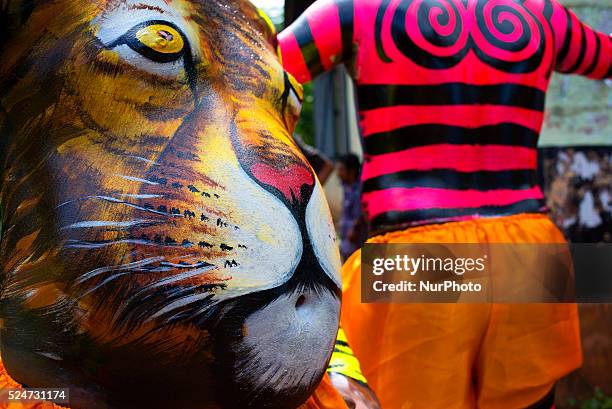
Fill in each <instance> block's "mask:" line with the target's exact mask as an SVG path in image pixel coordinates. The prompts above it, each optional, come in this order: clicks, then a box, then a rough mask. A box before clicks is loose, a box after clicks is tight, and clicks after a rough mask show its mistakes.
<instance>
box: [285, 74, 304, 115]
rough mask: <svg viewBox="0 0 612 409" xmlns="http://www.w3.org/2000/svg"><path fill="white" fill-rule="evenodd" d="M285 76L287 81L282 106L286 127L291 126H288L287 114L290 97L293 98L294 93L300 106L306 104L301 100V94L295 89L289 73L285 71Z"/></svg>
mask: <svg viewBox="0 0 612 409" xmlns="http://www.w3.org/2000/svg"><path fill="white" fill-rule="evenodd" d="M283 75H284V81H285V89H284V90H283V95H282V96H281V101H282V102H281V105H282V113H283V121H284V122H285V126H289V125H288V124H287V117H286V113H287V105H288V103H289V97H290V96H291V93H292V92H293V95H295V98H296V99H297V100H298V101H299V103H300V106H301V105H302V104H303V103H304V99H303V98H300V93H299V92H298V91H297V90H296V89H295V87H294V86H293V84H292V83H291V80H290V79H289V74H287V71H284V72H283Z"/></svg>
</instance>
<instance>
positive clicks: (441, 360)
mask: <svg viewBox="0 0 612 409" xmlns="http://www.w3.org/2000/svg"><path fill="white" fill-rule="evenodd" d="M369 242H370V243H478V242H486V243H564V242H565V239H564V238H563V235H562V233H561V232H560V231H559V230H558V229H557V228H556V227H555V226H554V225H553V223H552V222H551V221H550V220H549V219H548V218H547V217H546V216H544V215H537V214H522V215H517V216H509V217H501V218H491V219H477V220H469V221H464V222H456V223H446V224H439V225H428V226H420V227H415V228H411V229H407V230H403V231H399V232H393V233H390V234H387V235H383V236H378V237H374V238H372V239H370V240H369ZM360 256H361V254H360V252H357V253H355V254H353V255H352V256H351V257H350V258H349V259H348V260H347V262H346V263H345V265H344V267H343V282H344V289H343V303H342V318H341V325H342V327H343V328H344V330H345V332H346V335H347V338H348V341H349V343H350V345H351V346H352V348H353V350H354V351H355V355H356V356H357V357H358V358H359V360H360V361H361V365H362V369H363V373H364V375H365V376H366V378H367V379H368V381H369V384H370V387H371V388H372V389H373V390H374V391H375V392H376V394H377V395H378V397H379V399H380V401H381V404H382V407H383V408H385V409H409V408H410V409H419V408H427V409H437V408H444V409H449V408H453V409H473V408H479V409H487V408H495V409H518V408H525V407H527V406H529V405H530V404H533V403H534V402H537V401H538V400H540V399H542V398H543V397H544V396H545V395H546V394H547V393H548V392H549V391H550V390H551V388H552V386H553V385H554V383H555V381H556V380H558V379H559V378H561V377H562V376H564V375H566V374H567V373H569V372H570V371H572V370H573V369H575V368H577V367H579V366H580V365H581V363H582V354H581V348H580V334H579V322H578V312H577V307H576V305H575V304H529V305H509V304H505V305H503V304H482V305H479V304H362V303H361V295H360V291H361V283H360V271H361V261H360Z"/></svg>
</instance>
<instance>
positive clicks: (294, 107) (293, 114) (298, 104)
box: [283, 72, 304, 130]
mask: <svg viewBox="0 0 612 409" xmlns="http://www.w3.org/2000/svg"><path fill="white" fill-rule="evenodd" d="M303 100H304V88H303V87H302V85H301V84H300V83H299V82H297V80H296V79H295V78H294V77H293V75H291V74H289V73H288V72H285V92H284V93H283V111H284V115H285V124H286V125H287V126H288V127H289V128H290V130H292V129H293V127H294V126H295V123H296V122H297V120H298V118H299V116H300V111H301V110H302V101H303Z"/></svg>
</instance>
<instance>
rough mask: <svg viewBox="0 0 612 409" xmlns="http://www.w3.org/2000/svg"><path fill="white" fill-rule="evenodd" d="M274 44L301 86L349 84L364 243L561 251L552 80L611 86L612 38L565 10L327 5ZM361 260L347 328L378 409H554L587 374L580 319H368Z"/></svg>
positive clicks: (392, 311) (373, 312)
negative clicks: (318, 79) (569, 381)
mask: <svg viewBox="0 0 612 409" xmlns="http://www.w3.org/2000/svg"><path fill="white" fill-rule="evenodd" d="M278 39H279V46H280V50H281V54H282V59H283V64H284V66H285V68H286V69H287V71H289V72H290V73H291V74H293V75H294V76H295V77H296V78H297V79H298V80H299V81H301V82H307V81H309V80H310V79H312V78H314V77H315V76H316V75H318V74H320V73H322V72H323V71H326V70H328V69H330V68H332V67H333V66H334V65H336V64H338V63H342V62H344V63H346V65H347V66H348V67H349V69H350V71H351V73H352V76H353V78H354V80H355V82H356V86H357V90H358V97H359V111H360V124H361V129H362V133H363V143H364V151H365V163H364V168H363V173H362V179H363V196H362V200H363V202H364V208H365V209H366V211H367V212H368V217H369V219H370V225H371V226H370V227H371V230H370V233H371V235H372V237H371V238H370V239H369V240H368V242H369V243H532V244H546V243H564V242H565V239H564V238H563V235H562V233H561V232H560V231H559V229H558V228H556V227H555V226H554V224H553V223H552V221H551V220H550V219H549V218H548V217H547V216H546V215H545V214H543V213H544V210H545V208H544V201H543V200H542V199H543V194H542V192H541V190H540V188H539V187H538V185H537V179H536V166H537V149H536V147H537V140H538V137H539V133H540V130H541V127H542V122H543V119H544V101H545V93H546V90H547V87H548V84H549V81H550V78H551V74H552V71H554V70H556V71H560V72H566V73H577V74H581V75H585V76H588V77H591V78H595V79H603V78H609V77H610V76H611V74H612V43H611V39H610V37H609V36H607V35H604V34H602V33H596V32H595V31H593V30H591V29H590V28H589V27H587V26H586V25H584V24H582V23H581V22H580V21H579V20H578V19H577V18H576V17H575V15H574V14H573V13H571V12H570V11H569V10H567V9H565V8H564V7H563V6H561V5H560V4H559V3H558V2H557V0H524V1H519V0H516V1H511V0H318V1H316V2H315V3H314V4H313V5H312V6H311V7H310V8H309V9H308V10H307V11H306V12H305V13H304V15H303V16H301V17H300V18H299V19H298V20H297V21H296V22H295V23H294V24H292V25H291V26H289V27H288V28H287V29H286V30H285V31H284V32H282V33H281V34H280V35H279V37H278ZM381 233H386V234H381ZM360 257H361V255H360V252H359V251H358V252H356V253H354V254H353V255H352V256H351V257H350V258H349V259H348V260H347V262H346V263H345V265H344V267H343V306H342V318H341V325H342V327H343V329H344V331H345V333H346V340H348V342H349V343H350V344H351V346H352V347H353V349H354V351H355V354H356V355H357V357H358V358H359V359H360V361H361V364H362V368H363V370H364V371H363V373H364V375H365V377H366V378H367V379H368V381H369V384H370V385H371V386H372V388H373V389H374V391H375V392H376V393H377V394H378V396H379V398H380V402H381V404H382V407H383V408H390V409H399V408H408V407H410V408H427V409H438V408H440V409H442V408H444V409H446V408H457V409H473V408H476V407H478V408H480V409H486V408H494V409H519V408H520V409H522V408H527V407H529V408H545V409H548V408H550V407H551V406H552V405H553V400H554V385H555V383H556V381H557V380H558V379H560V378H561V377H563V376H564V375H565V374H567V373H569V372H571V371H572V370H574V369H576V368H577V367H578V366H580V363H581V360H582V356H581V350H580V337H579V322H578V316H577V308H576V305H574V304H537V305H530V304H527V305H512V304H435V305H433V304H382V303H381V304H364V303H362V302H361V292H360V291H361V282H360V277H361V268H360V267H361V258H360ZM568 279H569V277H568ZM549 284H551V285H555V284H557V283H549ZM346 375H347V376H349V377H350V374H346Z"/></svg>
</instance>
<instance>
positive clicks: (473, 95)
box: [357, 83, 546, 112]
mask: <svg viewBox="0 0 612 409" xmlns="http://www.w3.org/2000/svg"><path fill="white" fill-rule="evenodd" d="M357 92H358V95H359V108H360V109H361V110H362V111H364V110H368V109H376V108H384V107H391V106H398V105H420V106H423V105H477V104H488V105H503V106H513V107H521V108H527V109H532V110H536V111H540V112H543V111H544V102H545V100H546V93H545V92H544V91H541V90H539V89H537V88H533V87H528V86H525V85H516V84H499V85H470V84H464V83H447V84H440V85H359V86H358V87H357Z"/></svg>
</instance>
